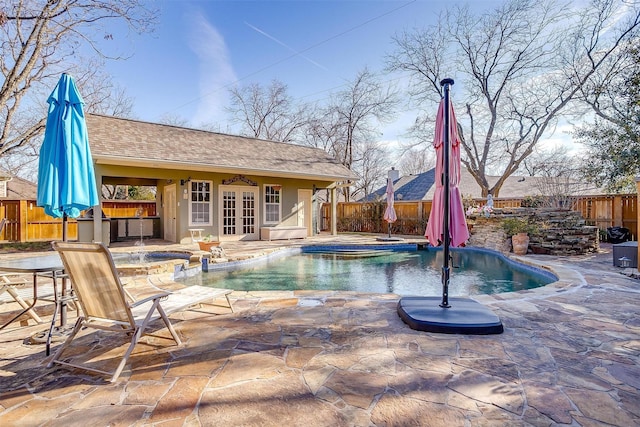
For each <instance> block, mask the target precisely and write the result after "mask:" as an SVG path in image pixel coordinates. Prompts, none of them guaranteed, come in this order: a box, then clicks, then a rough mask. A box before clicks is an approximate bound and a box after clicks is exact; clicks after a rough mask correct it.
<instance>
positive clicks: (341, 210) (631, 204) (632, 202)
mask: <svg viewBox="0 0 640 427" xmlns="http://www.w3.org/2000/svg"><path fill="white" fill-rule="evenodd" d="M637 200H638V197H637V195H635V194H618V195H606V196H583V197H577V198H576V199H575V200H574V203H573V206H574V207H573V209H574V210H576V211H579V212H580V213H581V214H582V217H583V218H584V219H585V220H586V221H587V224H588V225H594V226H597V227H598V228H599V229H600V230H602V232H603V233H605V232H606V229H607V227H614V226H618V227H625V228H628V229H629V230H630V232H631V235H632V238H633V240H637V236H638V226H637V222H638V217H637V203H638V202H637ZM521 202H522V199H500V198H496V199H494V200H493V206H494V207H496V208H517V207H520V206H521ZM474 203H475V204H477V205H483V204H485V203H486V200H484V199H483V200H480V199H477V200H474ZM336 208H337V229H338V231H342V232H362V233H386V232H387V231H388V225H387V223H386V221H384V220H383V219H382V217H383V215H384V210H385V208H386V203H385V202H384V201H380V202H339V203H338V204H337V207H336ZM394 208H395V210H396V215H397V216H398V220H397V221H396V222H395V223H393V224H391V232H392V233H393V234H405V235H409V236H411V235H422V234H423V233H424V231H425V229H426V225H427V220H428V219H429V212H431V201H430V200H428V201H395V202H394ZM321 213H322V218H321V220H322V222H321V224H322V225H321V229H322V230H323V231H328V230H331V204H330V203H323V204H322V208H321Z"/></svg>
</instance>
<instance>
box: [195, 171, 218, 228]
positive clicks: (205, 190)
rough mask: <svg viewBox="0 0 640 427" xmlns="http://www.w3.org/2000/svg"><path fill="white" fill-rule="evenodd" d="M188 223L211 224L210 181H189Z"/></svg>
mask: <svg viewBox="0 0 640 427" xmlns="http://www.w3.org/2000/svg"><path fill="white" fill-rule="evenodd" d="M190 183H191V203H190V204H189V225H212V222H211V217H212V213H213V203H211V188H212V187H213V185H212V184H213V183H212V182H211V181H190Z"/></svg>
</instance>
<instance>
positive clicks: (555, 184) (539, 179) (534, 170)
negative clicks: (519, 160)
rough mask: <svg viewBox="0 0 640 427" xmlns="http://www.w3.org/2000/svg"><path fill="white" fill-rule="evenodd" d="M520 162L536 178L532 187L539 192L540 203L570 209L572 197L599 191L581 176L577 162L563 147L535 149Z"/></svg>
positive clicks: (573, 202)
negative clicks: (543, 149)
mask: <svg viewBox="0 0 640 427" xmlns="http://www.w3.org/2000/svg"><path fill="white" fill-rule="evenodd" d="M523 164H524V168H525V169H526V170H527V171H528V173H529V175H530V176H535V177H536V179H534V180H533V186H534V187H535V188H536V190H538V192H539V193H540V194H541V195H542V197H541V198H540V202H541V203H542V206H546V207H553V208H564V209H572V208H574V207H575V206H574V204H575V202H576V198H575V196H577V195H586V194H596V193H597V192H598V189H596V188H595V187H594V186H593V185H592V184H590V183H588V182H586V181H585V180H584V179H583V178H582V174H581V163H580V161H576V158H575V155H573V154H570V153H569V152H568V150H567V149H566V148H564V147H556V148H554V149H551V150H546V151H539V150H538V151H536V152H534V153H533V154H532V155H531V156H529V157H528V158H527V159H526V160H525V161H524V162H523Z"/></svg>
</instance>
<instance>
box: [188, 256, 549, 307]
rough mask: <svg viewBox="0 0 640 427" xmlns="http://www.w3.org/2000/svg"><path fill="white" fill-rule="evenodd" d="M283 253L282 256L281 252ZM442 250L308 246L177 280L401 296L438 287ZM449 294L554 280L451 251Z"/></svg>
mask: <svg viewBox="0 0 640 427" xmlns="http://www.w3.org/2000/svg"><path fill="white" fill-rule="evenodd" d="M285 255H286V256H285ZM442 256H443V251H442V250H441V249H439V248H429V249H428V250H417V247H416V245H390V246H378V247H375V248H372V247H371V246H367V247H355V246H351V247H333V246H332V247H323V246H308V247H304V248H302V249H298V250H290V251H282V253H281V254H280V256H270V257H267V258H265V259H262V260H260V261H253V262H246V261H245V262H240V263H235V264H234V263H231V265H223V264H218V265H213V266H210V270H209V272H208V273H207V272H203V273H202V274H199V275H195V276H192V277H188V278H185V279H182V280H180V281H181V282H182V283H184V284H186V285H196V284H197V285H204V286H212V287H217V288H227V289H233V290H242V291H261V290H262V291H267V290H268V291H274V290H340V291H355V292H374V293H394V294H397V295H400V296H409V295H417V296H427V295H439V294H440V293H441V292H442V282H441V269H442ZM451 256H452V267H453V268H452V269H451V280H450V288H449V295H450V296H469V295H479V294H495V293H501V292H512V291H518V290H523V289H531V288H536V287H540V286H544V285H546V284H549V283H552V282H555V281H556V280H557V278H556V277H555V276H554V275H553V274H551V273H549V272H546V271H544V270H541V269H537V268H533V267H528V266H525V265H523V264H519V263H516V262H513V261H511V260H509V259H508V258H506V257H505V256H503V255H501V254H499V253H498V252H494V251H490V250H486V249H478V248H456V249H452V250H451Z"/></svg>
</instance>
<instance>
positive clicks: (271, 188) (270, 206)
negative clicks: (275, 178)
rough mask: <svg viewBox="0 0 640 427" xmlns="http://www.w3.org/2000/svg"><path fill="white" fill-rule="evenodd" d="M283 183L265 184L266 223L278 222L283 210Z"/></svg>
mask: <svg viewBox="0 0 640 427" xmlns="http://www.w3.org/2000/svg"><path fill="white" fill-rule="evenodd" d="M281 191H282V186H281V185H271V184H267V185H265V186H264V223H265V224H278V223H279V222H280V212H281V203H280V199H281V197H280V196H281V194H280V193H281Z"/></svg>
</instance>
